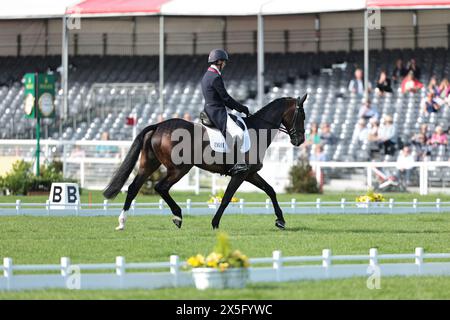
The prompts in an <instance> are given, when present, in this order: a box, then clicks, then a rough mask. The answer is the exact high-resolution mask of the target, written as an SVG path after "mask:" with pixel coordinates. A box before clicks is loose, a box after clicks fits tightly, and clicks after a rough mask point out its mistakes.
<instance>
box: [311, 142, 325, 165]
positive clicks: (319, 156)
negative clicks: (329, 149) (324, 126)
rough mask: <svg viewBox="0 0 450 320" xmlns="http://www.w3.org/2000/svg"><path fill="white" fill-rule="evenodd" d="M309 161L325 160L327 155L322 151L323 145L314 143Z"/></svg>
mask: <svg viewBox="0 0 450 320" xmlns="http://www.w3.org/2000/svg"><path fill="white" fill-rule="evenodd" d="M309 161H327V157H326V155H325V153H324V152H323V147H322V145H320V144H316V145H314V149H313V153H312V154H311V156H310V157H309Z"/></svg>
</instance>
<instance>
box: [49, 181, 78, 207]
mask: <svg viewBox="0 0 450 320" xmlns="http://www.w3.org/2000/svg"><path fill="white" fill-rule="evenodd" d="M49 201H50V209H74V208H75V205H76V204H79V203H80V189H79V187H78V184H76V183H52V188H51V190H50V199H49Z"/></svg>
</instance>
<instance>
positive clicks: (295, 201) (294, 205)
mask: <svg viewBox="0 0 450 320" xmlns="http://www.w3.org/2000/svg"><path fill="white" fill-rule="evenodd" d="M296 205H297V200H295V199H291V209H292V213H295V208H296Z"/></svg>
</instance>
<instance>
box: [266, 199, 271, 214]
mask: <svg viewBox="0 0 450 320" xmlns="http://www.w3.org/2000/svg"><path fill="white" fill-rule="evenodd" d="M269 208H270V199H266V212H267V213H269Z"/></svg>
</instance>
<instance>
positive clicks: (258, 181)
mask: <svg viewBox="0 0 450 320" xmlns="http://www.w3.org/2000/svg"><path fill="white" fill-rule="evenodd" d="M245 180H246V181H248V182H250V183H251V184H253V185H254V186H255V187H257V188H259V189H261V190H263V191H264V192H265V193H266V194H267V195H268V196H269V198H270V200H272V203H273V208H274V210H275V215H276V216H277V220H276V221H275V226H276V227H277V228H279V229H284V228H285V227H286V223H285V221H284V218H283V212H282V211H281V208H280V205H279V204H278V200H277V194H276V193H275V190H273V188H272V186H271V185H270V184H268V183H267V181H266V180H264V179H263V178H262V177H261V176H260V175H259V174H258V173H257V172H255V173H253V174H250V175H248V176H247V178H246V179H245Z"/></svg>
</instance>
